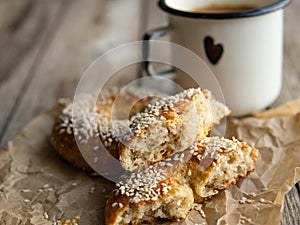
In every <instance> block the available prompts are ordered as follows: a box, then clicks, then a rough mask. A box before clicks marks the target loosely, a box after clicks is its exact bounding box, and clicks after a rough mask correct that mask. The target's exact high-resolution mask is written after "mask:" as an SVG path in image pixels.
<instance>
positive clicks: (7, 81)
mask: <svg viewBox="0 0 300 225" xmlns="http://www.w3.org/2000/svg"><path fill="white" fill-rule="evenodd" d="M0 5H1V11H4V12H11V14H10V13H3V14H0V15H1V20H0V21H2V22H1V28H0V29H1V36H0V37H1V38H0V40H1V42H0V101H1V103H2V106H1V112H0V140H2V139H3V137H4V135H5V134H6V131H7V128H8V127H9V125H10V124H11V120H12V117H13V115H14V113H15V111H16V110H17V107H18V106H19V104H20V102H21V101H22V96H23V92H24V91H26V89H27V88H28V85H29V84H30V83H31V81H32V80H33V78H34V75H35V73H34V71H35V69H36V67H37V65H38V64H39V63H40V60H41V58H42V57H43V55H44V54H45V52H46V50H47V45H48V44H49V42H51V37H52V33H53V32H54V30H55V29H56V26H57V24H58V23H59V20H60V16H59V13H60V9H62V8H63V4H61V2H60V1H55V0H54V1H47V2H44V1H35V2H32V1H24V2H23V3H22V4H21V3H18V4H16V1H12V2H10V1H7V2H5V3H0ZM14 13H15V14H14ZM12 15H15V17H13V16H12ZM20 20H22V22H20ZM30 119H31V117H30V118H27V120H30ZM16 132H17V130H16ZM0 143H2V142H0ZM1 146H2V144H1Z"/></svg>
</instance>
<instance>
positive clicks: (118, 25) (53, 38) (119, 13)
mask: <svg viewBox="0 0 300 225" xmlns="http://www.w3.org/2000/svg"><path fill="white" fill-rule="evenodd" d="M299 12H300V1H299V0H294V1H293V3H292V4H291V5H290V6H289V7H288V8H287V9H286V17H285V42H284V47H285V51H284V57H285V58H284V59H285V60H284V80H283V89H282V93H281V95H280V97H279V98H278V100H277V101H276V102H275V104H274V105H279V104H281V103H283V102H286V101H288V100H291V99H294V98H297V97H300V88H299V87H300V63H299V58H300V29H299V22H300V13H299ZM164 24H166V18H165V15H164V14H163V13H161V12H159V10H158V9H157V7H156V1H154V0H153V1H139V0H122V1H121V0H85V1H83V0H51V1H46V0H23V1H16V0H2V1H0V102H1V105H2V106H1V110H0V147H3V146H5V145H6V143H7V141H8V140H10V139H11V138H13V137H14V136H15V135H16V134H17V133H18V132H19V131H20V129H21V128H22V127H23V126H25V125H26V124H27V123H28V122H29V121H30V120H31V119H32V118H33V117H35V116H36V115H38V114H39V113H41V112H43V111H44V110H45V109H48V108H50V107H52V106H53V105H54V104H55V102H56V100H57V98H59V97H65V96H69V97H70V96H72V95H73V94H74V90H75V87H76V85H77V83H78V81H79V79H80V77H81V76H82V73H83V71H84V70H85V69H86V68H87V66H88V65H89V64H90V63H91V62H92V61H93V60H94V59H95V58H96V57H98V56H100V55H101V54H103V53H104V52H106V51H107V50H109V49H111V48H113V47H116V46H118V45H120V44H123V43H127V42H131V41H135V40H139V39H140V38H141V34H142V33H143V32H144V31H145V30H146V29H149V28H153V27H156V26H161V25H164ZM270 38H271V37H270ZM299 193H300V189H299V183H298V185H296V186H295V187H294V188H293V189H292V190H291V191H290V192H289V193H288V194H287V195H286V201H285V205H284V212H283V218H282V224H300V196H299Z"/></svg>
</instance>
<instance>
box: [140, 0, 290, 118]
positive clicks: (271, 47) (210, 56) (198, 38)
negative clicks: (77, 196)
mask: <svg viewBox="0 0 300 225" xmlns="http://www.w3.org/2000/svg"><path fill="white" fill-rule="evenodd" d="M290 2H291V0H160V1H159V3H158V4H159V7H160V9H161V10H163V11H165V12H166V13H167V14H168V18H169V25H168V26H167V27H163V28H158V29H154V30H152V31H149V32H147V33H146V35H145V38H144V40H150V39H153V38H157V36H162V35H165V34H168V35H169V37H170V41H171V42H173V43H176V44H178V45H180V46H183V47H185V48H188V49H190V50H191V51H193V52H194V53H196V54H197V55H198V56H199V57H200V58H202V59H203V60H204V61H205V62H206V64H207V65H208V66H209V68H210V69H211V70H212V72H213V74H214V75H215V77H216V79H217V81H218V83H219V85H220V87H221V89H222V93H223V95H224V99H225V104H227V105H228V106H229V108H230V109H231V110H232V115H234V116H242V115H246V114H250V113H252V112H255V111H259V110H262V109H264V108H266V107H267V106H269V105H270V104H272V102H273V101H274V100H275V99H276V98H277V97H278V95H279V93H280V91H281V86H282V58H283V16H284V11H283V9H284V7H285V6H287V5H288V4H289V3H290ZM170 57H172V54H170ZM148 65H149V63H146V71H147V66H148ZM148 75H153V74H149V73H148ZM174 80H175V81H176V82H177V83H178V84H179V85H180V86H182V87H184V88H188V87H193V86H198V85H199V84H195V82H194V81H193V79H191V77H189V76H186V75H183V74H182V72H181V71H179V70H178V71H177V70H176V69H175V78H174ZM200 86H201V84H200Z"/></svg>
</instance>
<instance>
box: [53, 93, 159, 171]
mask: <svg viewBox="0 0 300 225" xmlns="http://www.w3.org/2000/svg"><path fill="white" fill-rule="evenodd" d="M146 94H148V95H151V96H148V97H145V98H144V96H145V95H146ZM158 95H162V94H161V93H158ZM140 98H142V99H140ZM154 99H157V97H155V96H154V94H153V92H152V94H151V91H144V90H139V89H131V90H129V91H125V92H122V93H121V94H120V93H119V89H117V88H112V89H110V90H107V91H104V92H103V93H102V94H101V96H100V97H99V98H97V99H96V107H94V102H93V101H94V100H95V98H93V97H92V96H82V97H81V98H79V99H78V100H77V101H76V104H75V107H78V110H76V109H77V108H75V111H76V113H77V114H76V113H75V114H74V115H73V114H72V110H73V106H74V104H73V103H72V102H70V101H64V102H63V103H62V104H61V113H60V115H59V117H58V118H57V119H56V122H55V125H54V127H53V130H52V138H51V142H52V144H53V146H54V148H55V149H56V151H57V152H58V153H59V154H60V155H61V156H62V157H63V158H64V159H66V160H67V161H68V162H70V163H71V164H72V165H74V166H75V167H77V168H81V169H83V170H87V171H93V169H92V168H91V166H90V165H89V163H87V162H86V160H85V159H84V157H83V156H82V152H80V150H82V151H84V153H86V154H85V157H89V158H90V160H89V162H93V161H94V162H95V163H96V161H97V163H98V164H101V163H102V164H103V163H104V164H105V163H106V159H105V158H103V155H102V156H101V157H98V155H97V152H96V151H95V150H98V149H101V148H103V147H105V150H107V151H108V152H109V153H110V154H111V155H112V156H114V157H115V158H118V157H119V147H120V146H119V145H120V140H118V138H117V137H116V135H114V133H115V132H113V131H114V128H115V127H112V122H110V121H111V120H114V121H115V122H116V123H117V125H115V126H117V127H122V126H120V124H127V126H128V118H129V117H132V116H133V115H134V114H136V113H137V112H139V110H143V109H144V108H145V107H146V106H147V105H148V103H149V102H151V101H154ZM116 102H117V103H116ZM115 103H116V104H115ZM77 104H78V106H77ZM130 107H132V109H131V108H130ZM136 110H138V111H136ZM73 116H74V118H73ZM126 118H127V119H126ZM118 119H124V120H118ZM74 120H75V121H77V122H76V123H74ZM121 132H122V131H121ZM119 135H121V134H119ZM100 141H101V142H102V143H103V145H104V146H101V144H100ZM79 149H80V150H79ZM107 157H108V156H107ZM100 159H101V162H100Z"/></svg>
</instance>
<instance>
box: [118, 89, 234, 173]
mask: <svg viewBox="0 0 300 225" xmlns="http://www.w3.org/2000/svg"><path fill="white" fill-rule="evenodd" d="M229 113H230V110H229V109H228V108H227V107H226V106H225V105H223V104H221V103H220V102H218V101H217V100H215V99H214V97H213V96H212V94H211V92H209V91H208V90H201V88H191V89H187V90H184V91H183V92H181V93H179V94H176V95H173V96H169V97H165V98H163V99H160V100H158V101H156V102H155V103H152V104H149V105H148V107H147V108H146V109H145V110H144V111H143V112H142V113H138V114H137V115H136V116H134V117H133V118H132V120H131V121H130V128H131V131H132V133H133V137H132V138H130V140H129V141H127V142H126V143H125V144H124V145H123V146H122V148H121V149H120V162H121V165H122V167H123V168H124V169H125V170H129V171H133V170H135V169H138V168H145V167H147V166H149V165H151V164H154V163H156V162H158V161H161V160H163V159H164V158H166V157H168V156H169V155H171V154H173V153H174V152H177V151H183V150H184V149H185V148H187V147H188V146H190V145H191V144H193V143H194V142H195V141H196V140H198V139H202V138H204V137H205V136H206V135H207V134H208V133H209V131H210V129H211V127H212V126H213V125H215V124H218V123H219V122H220V120H221V119H222V118H223V117H224V116H226V115H228V114H229Z"/></svg>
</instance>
